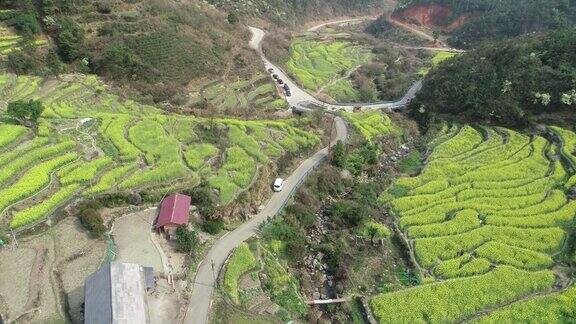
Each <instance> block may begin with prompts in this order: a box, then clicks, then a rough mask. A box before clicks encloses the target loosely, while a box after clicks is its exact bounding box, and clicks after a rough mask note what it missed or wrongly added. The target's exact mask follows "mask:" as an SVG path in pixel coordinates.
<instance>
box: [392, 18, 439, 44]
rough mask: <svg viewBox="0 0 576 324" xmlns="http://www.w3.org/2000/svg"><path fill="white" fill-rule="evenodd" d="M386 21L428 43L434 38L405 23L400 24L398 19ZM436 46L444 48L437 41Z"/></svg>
mask: <svg viewBox="0 0 576 324" xmlns="http://www.w3.org/2000/svg"><path fill="white" fill-rule="evenodd" d="M388 21H389V22H390V23H391V24H393V25H395V26H397V27H400V28H402V29H405V30H407V31H409V32H411V33H413V34H415V35H418V36H420V37H422V38H423V39H426V40H428V41H430V42H434V36H432V35H430V34H428V33H426V32H424V31H422V30H420V29H418V28H416V27H414V26H411V25H409V24H407V23H404V22H401V21H399V20H398V19H394V18H388ZM436 45H437V46H439V47H446V44H444V43H443V42H441V41H439V40H436Z"/></svg>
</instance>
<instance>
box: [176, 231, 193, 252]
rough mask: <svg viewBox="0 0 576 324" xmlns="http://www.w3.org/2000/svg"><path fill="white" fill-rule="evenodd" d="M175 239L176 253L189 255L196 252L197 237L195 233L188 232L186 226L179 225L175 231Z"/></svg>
mask: <svg viewBox="0 0 576 324" xmlns="http://www.w3.org/2000/svg"><path fill="white" fill-rule="evenodd" d="M176 238H177V241H176V244H177V248H178V251H180V252H184V253H188V254H190V255H192V254H194V253H195V252H196V248H197V247H198V235H197V234H196V232H195V231H191V230H188V228H187V227H186V226H184V225H180V226H178V228H177V229H176Z"/></svg>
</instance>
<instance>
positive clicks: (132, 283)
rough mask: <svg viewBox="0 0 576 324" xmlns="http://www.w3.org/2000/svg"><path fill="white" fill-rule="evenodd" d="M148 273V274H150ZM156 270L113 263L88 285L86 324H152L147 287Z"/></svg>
mask: <svg viewBox="0 0 576 324" xmlns="http://www.w3.org/2000/svg"><path fill="white" fill-rule="evenodd" d="M147 270H148V271H147ZM150 274H152V276H153V271H149V269H146V268H145V267H142V266H140V265H138V264H133V263H122V262H110V263H107V264H105V265H104V266H103V267H102V268H100V269H99V270H98V271H96V272H94V273H93V274H92V275H90V276H89V277H88V278H87V279H86V282H85V283H84V323H85V324H108V323H118V324H123V323H126V324H128V323H143V324H145V323H149V322H150V318H149V316H148V303H147V298H146V288H147V286H148V283H149V282H151V281H152V282H153V281H154V278H153V277H152V278H147V276H149V275H150Z"/></svg>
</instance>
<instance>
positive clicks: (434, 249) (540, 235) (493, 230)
mask: <svg viewBox="0 0 576 324" xmlns="http://www.w3.org/2000/svg"><path fill="white" fill-rule="evenodd" d="M565 238H566V233H565V232H564V231H563V230H562V229H561V228H557V227H550V228H514V227H498V226H491V225H487V226H482V227H480V228H478V229H475V230H472V231H470V232H467V233H463V234H457V235H451V236H444V237H435V238H423V239H417V240H415V241H414V251H415V254H416V258H417V260H418V262H419V263H420V264H421V265H422V266H423V267H425V268H430V267H432V266H433V265H434V263H435V262H437V261H439V260H448V259H453V258H456V257H457V256H459V255H460V254H461V253H465V252H472V251H474V250H475V249H477V248H478V247H480V246H481V245H483V244H484V243H487V242H490V241H496V242H499V243H502V244H506V245H510V246H514V247H519V248H524V249H529V250H532V251H538V252H543V253H554V252H557V251H559V250H560V248H561V247H562V245H563V244H564V240H565ZM502 253H505V252H502ZM495 257H496V256H495Z"/></svg>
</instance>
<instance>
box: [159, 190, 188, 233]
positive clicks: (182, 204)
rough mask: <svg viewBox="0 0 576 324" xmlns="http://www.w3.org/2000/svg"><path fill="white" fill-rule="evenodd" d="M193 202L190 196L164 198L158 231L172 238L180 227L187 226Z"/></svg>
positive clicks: (177, 195) (180, 195)
mask: <svg viewBox="0 0 576 324" xmlns="http://www.w3.org/2000/svg"><path fill="white" fill-rule="evenodd" d="M191 201H192V199H191V198H190V196H186V195H182V194H172V195H170V196H167V197H166V198H164V200H162V203H161V204H160V212H159V213H158V219H157V220H156V226H155V227H156V229H158V230H160V231H164V232H165V233H166V234H167V235H168V236H172V235H174V232H175V231H176V229H177V228H178V226H180V225H184V226H187V225H188V220H189V217H190V216H189V211H190V202H191Z"/></svg>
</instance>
